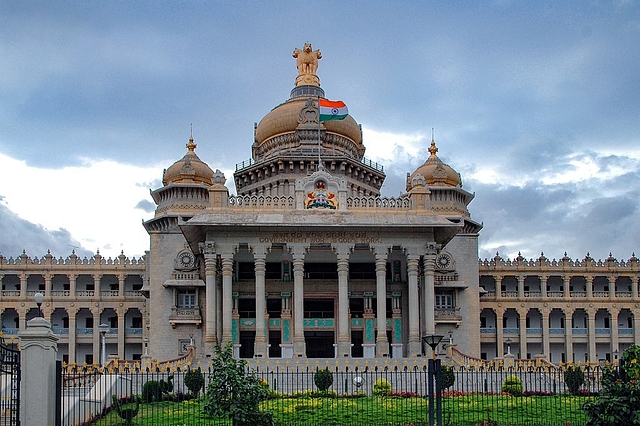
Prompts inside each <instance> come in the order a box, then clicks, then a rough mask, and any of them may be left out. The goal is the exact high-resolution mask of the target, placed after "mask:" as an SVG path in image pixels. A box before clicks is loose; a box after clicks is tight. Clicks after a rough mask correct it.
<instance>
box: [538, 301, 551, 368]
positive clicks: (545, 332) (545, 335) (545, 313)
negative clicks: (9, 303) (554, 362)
mask: <svg viewBox="0 0 640 426" xmlns="http://www.w3.org/2000/svg"><path fill="white" fill-rule="evenodd" d="M545 304H546V303H545ZM540 313H541V314H542V353H543V354H544V355H545V356H546V357H547V359H548V360H551V347H550V345H549V315H550V314H551V309H549V308H541V309H540Z"/></svg>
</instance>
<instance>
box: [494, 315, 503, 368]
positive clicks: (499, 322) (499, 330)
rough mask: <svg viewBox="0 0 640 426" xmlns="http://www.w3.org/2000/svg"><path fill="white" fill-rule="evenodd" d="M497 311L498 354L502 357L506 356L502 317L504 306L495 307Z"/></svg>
mask: <svg viewBox="0 0 640 426" xmlns="http://www.w3.org/2000/svg"><path fill="white" fill-rule="evenodd" d="M495 313H496V356H497V357H498V358H502V357H503V356H504V353H505V352H504V327H502V318H503V317H504V308H495Z"/></svg>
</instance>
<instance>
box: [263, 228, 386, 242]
mask: <svg viewBox="0 0 640 426" xmlns="http://www.w3.org/2000/svg"><path fill="white" fill-rule="evenodd" d="M259 239H260V242H261V243H331V244H338V243H348V244H380V243H381V242H382V239H381V238H380V236H379V235H378V233H372V232H351V231H292V232H274V233H272V234H271V235H266V236H261V237H259Z"/></svg>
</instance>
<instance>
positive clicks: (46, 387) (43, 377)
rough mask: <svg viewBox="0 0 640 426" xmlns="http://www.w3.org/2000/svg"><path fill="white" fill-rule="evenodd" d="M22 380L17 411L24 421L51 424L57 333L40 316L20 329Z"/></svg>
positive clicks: (53, 412) (54, 406)
mask: <svg viewBox="0 0 640 426" xmlns="http://www.w3.org/2000/svg"><path fill="white" fill-rule="evenodd" d="M19 337H20V351H21V358H22V360H21V362H22V365H21V370H22V383H21V386H20V405H21V407H20V414H21V417H22V424H24V425H55V424H56V421H55V413H56V357H57V354H58V343H57V342H58V339H59V338H58V336H56V335H55V334H54V333H53V331H51V323H50V322H49V321H47V320H45V319H44V318H39V317H38V318H34V319H32V320H30V321H28V322H27V328H26V329H25V330H23V331H22V332H20V334H19Z"/></svg>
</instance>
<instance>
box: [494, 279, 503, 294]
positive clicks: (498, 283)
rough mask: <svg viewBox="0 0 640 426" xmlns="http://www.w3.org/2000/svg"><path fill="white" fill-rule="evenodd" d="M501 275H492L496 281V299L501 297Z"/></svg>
mask: <svg viewBox="0 0 640 426" xmlns="http://www.w3.org/2000/svg"><path fill="white" fill-rule="evenodd" d="M502 278H503V277H502V275H494V276H493V279H494V280H495V281H496V299H502Z"/></svg>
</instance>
